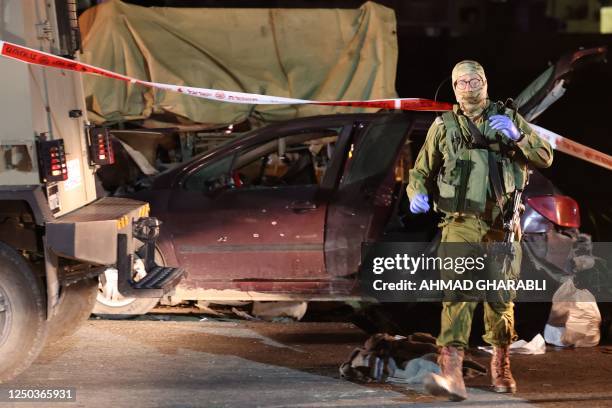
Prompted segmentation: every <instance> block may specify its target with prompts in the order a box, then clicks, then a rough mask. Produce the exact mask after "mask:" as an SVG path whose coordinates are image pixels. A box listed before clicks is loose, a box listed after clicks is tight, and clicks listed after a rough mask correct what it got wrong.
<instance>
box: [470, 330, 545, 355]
mask: <svg viewBox="0 0 612 408" xmlns="http://www.w3.org/2000/svg"><path fill="white" fill-rule="evenodd" d="M509 349H510V354H544V353H546V342H545V341H544V337H542V335H541V334H537V335H536V336H535V337H534V338H533V339H531V341H530V342H527V341H525V340H518V341H515V342H514V343H512V344H511V345H510V348H509ZM478 350H482V351H486V352H487V353H490V354H493V347H491V346H479V347H478Z"/></svg>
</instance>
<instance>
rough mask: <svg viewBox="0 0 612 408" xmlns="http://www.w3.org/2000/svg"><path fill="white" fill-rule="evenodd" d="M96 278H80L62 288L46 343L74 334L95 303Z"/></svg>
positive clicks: (96, 293) (96, 292) (96, 291)
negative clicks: (62, 291)
mask: <svg viewBox="0 0 612 408" xmlns="http://www.w3.org/2000/svg"><path fill="white" fill-rule="evenodd" d="M97 295H98V278H93V279H92V278H87V279H83V280H80V281H78V282H76V283H74V284H72V285H70V286H67V287H66V288H64V293H63V294H62V295H61V297H60V304H59V305H58V306H57V310H56V312H55V314H54V315H53V317H52V318H51V321H50V322H49V334H48V337H47V342H48V343H54V342H56V341H58V340H59V339H61V338H63V337H66V336H70V335H72V334H74V333H75V332H76V331H77V329H78V328H79V327H80V326H81V324H83V322H85V321H86V320H87V319H88V318H89V315H91V312H92V310H93V308H94V306H95V305H96V297H97Z"/></svg>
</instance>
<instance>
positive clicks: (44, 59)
mask: <svg viewBox="0 0 612 408" xmlns="http://www.w3.org/2000/svg"><path fill="white" fill-rule="evenodd" d="M0 45H1V53H2V55H3V56H5V57H9V58H13V59H16V60H19V61H22V62H25V63H28V64H34V65H42V66H45V67H53V68H60V69H66V70H70V71H77V72H83V73H87V74H94V75H100V76H104V77H108V78H113V79H118V80H121V81H126V82H130V83H133V84H139V85H144V86H148V87H152V88H157V89H163V90H166V91H173V92H179V93H182V94H185V95H191V96H196V97H198V98H204V99H210V100H213V101H219V102H229V103H242V104H253V105H255V104H257V105H304V104H309V105H331V106H354V107H362V108H380V109H401V110H413V111H448V110H451V109H452V108H453V106H452V104H450V103H447V102H437V101H432V100H429V99H421V98H392V99H371V100H367V101H312V100H308V99H295V98H285V97H280V96H270V95H260V94H253V93H246V92H233V91H222V90H219V89H207V88H196V87H191V86H178V85H170V84H162V83H158V82H149V81H143V80H140V79H136V78H131V77H129V76H126V75H121V74H117V73H116V72H112V71H109V70H106V69H102V68H98V67H94V66H93V65H89V64H85V63H82V62H78V61H73V60H70V59H68V58H62V57H58V56H57V55H53V54H49V53H46V52H43V51H38V50H34V49H32V48H28V47H24V46H21V45H16V44H12V43H9V42H6V41H0Z"/></svg>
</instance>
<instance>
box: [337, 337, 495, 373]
mask: <svg viewBox="0 0 612 408" xmlns="http://www.w3.org/2000/svg"><path fill="white" fill-rule="evenodd" d="M439 353H440V348H439V347H438V346H437V345H436V339H435V337H433V336H432V335H431V334H429V333H414V334H411V335H409V336H407V337H404V336H391V335H389V334H386V333H378V334H375V335H373V336H371V337H370V338H368V339H367V340H366V342H365V344H364V345H363V347H358V348H356V349H355V350H353V352H352V353H351V355H350V357H349V359H348V360H347V361H346V362H345V363H343V364H342V365H341V366H340V376H341V377H342V378H344V379H347V380H350V381H358V382H365V383H369V382H380V383H383V382H389V383H403V384H420V383H421V382H422V379H423V377H424V376H425V375H426V374H428V373H432V372H433V373H439V372H440V367H439V366H438V364H437V358H438V354H439ZM486 372H487V370H486V368H485V367H484V366H482V365H481V364H479V363H477V362H475V361H472V360H469V359H466V360H464V362H463V375H464V376H465V377H468V378H470V377H475V376H478V375H483V374H486Z"/></svg>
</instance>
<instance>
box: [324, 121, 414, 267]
mask: <svg viewBox="0 0 612 408" xmlns="http://www.w3.org/2000/svg"><path fill="white" fill-rule="evenodd" d="M413 118H414V116H413V115H410V114H389V115H383V116H378V117H376V118H375V119H373V120H371V121H364V122H361V123H359V124H356V125H355V130H354V132H353V134H352V138H351V140H350V141H349V142H348V145H347V149H348V151H347V160H346V162H345V163H344V166H343V170H342V175H341V178H340V180H339V183H338V185H337V188H336V190H335V192H334V195H333V198H332V200H331V202H330V204H329V206H328V215H327V222H326V229H325V235H326V241H325V261H326V265H327V269H328V272H329V274H330V275H331V276H333V277H334V278H340V277H346V276H349V275H353V274H355V273H356V272H357V270H358V266H359V263H360V258H361V244H362V243H364V242H371V241H374V240H376V239H377V238H378V237H379V236H380V235H381V234H382V232H383V230H384V227H385V224H386V223H387V221H388V220H389V217H390V215H391V212H392V210H393V196H392V195H393V192H394V187H395V184H396V181H395V175H394V165H395V161H396V160H397V158H398V156H399V153H400V150H401V148H402V146H403V144H404V142H405V140H406V137H407V136H408V133H409V131H410V127H411V125H412V122H413Z"/></svg>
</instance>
